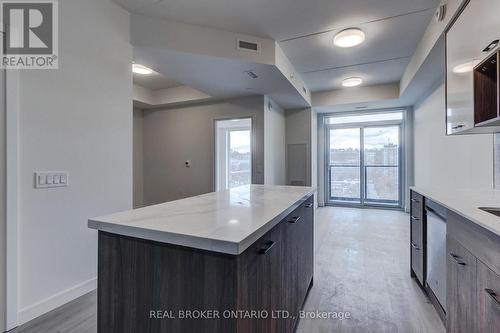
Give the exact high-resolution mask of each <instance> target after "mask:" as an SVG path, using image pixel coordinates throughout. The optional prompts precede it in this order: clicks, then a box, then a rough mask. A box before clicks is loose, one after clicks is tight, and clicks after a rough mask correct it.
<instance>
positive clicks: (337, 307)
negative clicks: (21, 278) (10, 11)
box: [10, 207, 445, 333]
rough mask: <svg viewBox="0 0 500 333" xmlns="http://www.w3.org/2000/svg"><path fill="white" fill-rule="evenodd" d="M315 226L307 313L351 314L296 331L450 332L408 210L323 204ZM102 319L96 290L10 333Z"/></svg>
mask: <svg viewBox="0 0 500 333" xmlns="http://www.w3.org/2000/svg"><path fill="white" fill-rule="evenodd" d="M315 228H316V230H315V256H316V257H315V261H316V262H315V272H314V287H313V288H312V289H311V291H310V293H309V296H308V298H307V300H306V303H305V306H304V311H321V312H325V313H327V312H330V313H333V312H337V313H338V312H342V313H346V312H349V313H350V315H351V318H350V319H344V320H338V319H302V320H301V321H300V323H299V327H298V329H297V332H299V333H327V332H328V333H330V332H339V333H340V332H342V333H351V332H353V333H354V332H360V333H361V332H362V333H365V332H374V333H390V332H401V333H442V332H445V328H444V326H443V324H442V323H441V321H440V320H439V317H438V315H437V313H436V311H435V310H434V308H433V307H432V305H431V304H430V303H429V301H428V300H427V298H426V297H425V296H424V294H423V292H422V291H421V289H420V288H419V287H418V285H417V284H416V282H415V281H414V280H412V279H410V273H409V246H408V242H409V241H408V239H409V229H408V215H407V214H405V213H402V212H399V211H389V210H372V209H352V208H331V207H329V208H320V209H318V210H317V213H316V224H315ZM331 315H332V314H331ZM96 321H97V320H96V293H95V292H93V293H90V294H88V295H85V296H83V297H82V298H80V299H78V300H75V301H73V302H71V303H69V304H67V305H64V306H62V307H61V308H58V309H56V310H54V311H52V312H50V313H48V314H47V315H45V316H43V317H41V318H38V319H36V320H34V321H33V322H30V323H28V324H25V325H23V326H21V327H18V328H17V329H15V330H13V331H10V332H11V333H95V332H96V331H97V329H96V326H97V322H96Z"/></svg>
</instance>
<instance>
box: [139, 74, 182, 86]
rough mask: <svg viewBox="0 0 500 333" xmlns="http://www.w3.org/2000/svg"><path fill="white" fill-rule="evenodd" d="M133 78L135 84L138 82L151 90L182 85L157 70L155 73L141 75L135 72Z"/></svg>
mask: <svg viewBox="0 0 500 333" xmlns="http://www.w3.org/2000/svg"><path fill="white" fill-rule="evenodd" d="M133 79H134V84H137V85H139V86H142V87H144V88H148V89H151V90H159V89H167V88H173V87H178V86H180V85H182V84H181V83H179V82H177V81H175V80H172V79H169V78H167V77H166V76H165V75H162V74H160V73H157V72H153V74H149V75H140V74H135V73H134V74H133Z"/></svg>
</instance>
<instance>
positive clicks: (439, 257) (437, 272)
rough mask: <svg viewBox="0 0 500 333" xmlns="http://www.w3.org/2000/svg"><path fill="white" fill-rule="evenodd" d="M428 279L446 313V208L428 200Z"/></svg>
mask: <svg viewBox="0 0 500 333" xmlns="http://www.w3.org/2000/svg"><path fill="white" fill-rule="evenodd" d="M425 211H426V216H427V278H426V283H427V285H428V287H429V288H430V289H431V290H432V292H433V293H434V295H435V296H436V298H437V300H438V301H439V303H440V304H441V307H442V308H443V310H444V311H445V312H446V219H447V212H446V208H444V207H442V206H440V205H438V204H437V203H435V202H433V201H432V200H426V204H425Z"/></svg>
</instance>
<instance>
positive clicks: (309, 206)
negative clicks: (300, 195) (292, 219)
mask: <svg viewBox="0 0 500 333" xmlns="http://www.w3.org/2000/svg"><path fill="white" fill-rule="evenodd" d="M312 206H313V204H312V203H308V204H305V205H304V207H305V208H311V207H312Z"/></svg>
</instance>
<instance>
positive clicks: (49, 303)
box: [18, 278, 97, 325]
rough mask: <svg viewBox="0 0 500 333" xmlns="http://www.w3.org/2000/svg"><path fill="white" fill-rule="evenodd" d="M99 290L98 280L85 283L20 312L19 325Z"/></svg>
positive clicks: (94, 279)
mask: <svg viewBox="0 0 500 333" xmlns="http://www.w3.org/2000/svg"><path fill="white" fill-rule="evenodd" d="M96 288H97V278H93V279H90V280H88V281H84V282H82V283H79V284H77V285H76V286H74V287H71V288H69V289H66V290H63V291H61V292H59V293H57V294H55V295H53V296H50V297H48V298H46V299H44V300H43V301H40V302H38V303H35V304H33V305H30V306H28V307H26V308H24V309H21V310H20V311H19V315H18V318H19V319H18V320H19V325H22V324H25V323H27V322H28V321H30V320H33V319H35V318H37V317H39V316H41V315H43V314H46V313H47V312H49V311H52V310H54V309H56V308H58V307H60V306H61V305H64V304H66V303H68V302H70V301H72V300H74V299H76V298H78V297H80V296H83V295H85V294H87V293H89V292H91V291H92V290H95V289H96Z"/></svg>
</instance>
